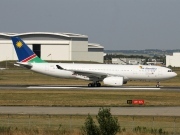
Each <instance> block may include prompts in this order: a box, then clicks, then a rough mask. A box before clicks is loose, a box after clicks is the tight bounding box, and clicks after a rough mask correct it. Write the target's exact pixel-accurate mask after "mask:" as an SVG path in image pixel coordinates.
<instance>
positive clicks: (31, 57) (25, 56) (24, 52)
mask: <svg viewBox="0 0 180 135" xmlns="http://www.w3.org/2000/svg"><path fill="white" fill-rule="evenodd" d="M11 39H12V42H13V45H14V48H15V50H16V54H17V56H18V59H19V62H28V63H32V62H33V63H44V62H45V61H44V60H42V59H41V58H39V57H38V56H37V55H36V54H35V53H34V52H33V51H32V50H31V49H30V48H29V47H28V46H27V44H25V43H24V42H23V41H22V40H21V39H20V38H19V37H16V36H15V37H11Z"/></svg>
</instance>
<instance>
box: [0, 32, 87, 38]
mask: <svg viewBox="0 0 180 135" xmlns="http://www.w3.org/2000/svg"><path fill="white" fill-rule="evenodd" d="M36 34H37V35H56V36H61V37H68V38H71V37H74V38H76V37H77V38H88V36H86V35H81V34H75V33H54V32H27V33H5V32H4V33H0V36H6V37H12V36H24V35H36Z"/></svg>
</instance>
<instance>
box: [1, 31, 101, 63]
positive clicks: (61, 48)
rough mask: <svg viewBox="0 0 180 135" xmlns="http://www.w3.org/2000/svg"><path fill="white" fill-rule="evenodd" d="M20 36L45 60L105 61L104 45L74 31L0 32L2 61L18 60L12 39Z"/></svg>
mask: <svg viewBox="0 0 180 135" xmlns="http://www.w3.org/2000/svg"><path fill="white" fill-rule="evenodd" d="M11 36H19V37H20V38H22V40H24V42H25V43H26V44H28V46H29V47H30V48H31V49H32V50H33V51H34V52H35V53H36V54H37V55H38V56H39V57H41V58H42V59H43V60H61V61H62V60H64V61H96V62H101V63H103V53H104V47H103V46H100V45H99V44H93V43H88V36H86V35H81V34H74V33H50V32H29V33H0V47H1V49H0V61H3V60H17V56H16V53H15V50H14V47H13V45H12V41H11V39H10V37H11Z"/></svg>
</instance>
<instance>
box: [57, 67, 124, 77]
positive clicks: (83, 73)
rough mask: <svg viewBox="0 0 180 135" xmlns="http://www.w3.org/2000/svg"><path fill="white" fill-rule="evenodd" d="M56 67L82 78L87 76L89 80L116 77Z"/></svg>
mask: <svg viewBox="0 0 180 135" xmlns="http://www.w3.org/2000/svg"><path fill="white" fill-rule="evenodd" d="M56 67H57V68H58V69H60V70H67V71H72V72H73V73H74V74H78V75H83V76H87V77H89V78H101V79H104V78H106V77H107V76H116V75H114V74H106V73H102V72H98V71H97V72H94V71H84V70H82V71H80V70H71V69H70V70H69V69H64V68H62V67H61V66H59V65H56ZM122 77H124V76H123V75H122ZM124 78H126V77H124Z"/></svg>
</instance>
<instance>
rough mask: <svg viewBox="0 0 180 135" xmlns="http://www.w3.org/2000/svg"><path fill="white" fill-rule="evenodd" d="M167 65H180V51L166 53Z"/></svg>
mask: <svg viewBox="0 0 180 135" xmlns="http://www.w3.org/2000/svg"><path fill="white" fill-rule="evenodd" d="M166 66H167V67H168V66H172V67H180V52H174V53H173V55H166Z"/></svg>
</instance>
